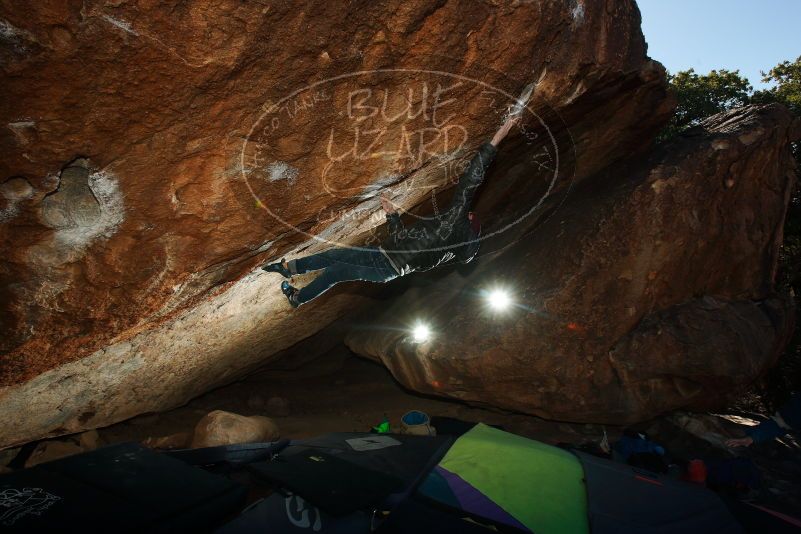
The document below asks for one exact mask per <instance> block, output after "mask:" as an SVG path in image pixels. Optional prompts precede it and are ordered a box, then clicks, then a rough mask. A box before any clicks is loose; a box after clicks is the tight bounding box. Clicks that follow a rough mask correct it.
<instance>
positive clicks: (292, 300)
mask: <svg viewBox="0 0 801 534" xmlns="http://www.w3.org/2000/svg"><path fill="white" fill-rule="evenodd" d="M281 293H283V294H284V295H286V299H287V300H288V301H289V304H290V305H291V306H292V307H293V308H297V307H298V306H300V303H299V302H298V289H297V288H295V287H292V286H291V285H289V282H287V281H286V280H284V281H283V282H281Z"/></svg>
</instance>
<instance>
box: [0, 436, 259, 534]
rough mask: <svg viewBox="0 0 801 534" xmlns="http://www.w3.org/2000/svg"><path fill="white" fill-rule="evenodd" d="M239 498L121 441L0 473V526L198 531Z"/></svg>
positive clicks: (240, 490) (204, 476) (235, 488)
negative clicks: (23, 468) (120, 442)
mask: <svg viewBox="0 0 801 534" xmlns="http://www.w3.org/2000/svg"><path fill="white" fill-rule="evenodd" d="M245 496H246V489H245V488H244V486H241V485H240V484H237V483H235V482H233V481H231V480H228V479H226V478H224V477H220V476H216V475H213V474H210V473H207V472H205V471H203V470H202V469H199V468H196V467H191V466H188V465H186V464H185V463H183V462H181V461H179V460H175V459H173V458H169V457H167V456H165V455H162V454H160V453H157V452H154V451H152V450H150V449H146V448H144V447H142V446H141V445H139V444H136V443H124V444H119V445H111V446H108V447H104V448H101V449H98V450H96V451H92V452H88V453H84V454H79V455H76V456H71V457H68V458H63V459H61V460H56V461H53V462H48V463H45V464H41V465H38V466H35V467H32V468H30V469H25V470H23V471H18V472H14V473H9V474H4V475H0V530H2V531H4V532H6V531H9V532H31V531H33V532H36V531H53V532H68V531H69V532H71V531H79V530H80V531H84V532H91V531H105V532H145V531H146V532H168V531H169V532H175V531H198V530H199V531H204V530H208V529H209V528H210V527H213V525H214V524H215V523H220V522H221V521H222V520H224V519H225V518H226V517H228V516H229V515H231V514H233V513H235V512H236V511H237V510H238V509H239V508H240V507H241V506H242V505H243V504H244V500H245Z"/></svg>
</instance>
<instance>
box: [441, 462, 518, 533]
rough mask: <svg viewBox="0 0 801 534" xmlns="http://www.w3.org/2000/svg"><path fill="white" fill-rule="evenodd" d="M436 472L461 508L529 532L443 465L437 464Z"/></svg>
mask: <svg viewBox="0 0 801 534" xmlns="http://www.w3.org/2000/svg"><path fill="white" fill-rule="evenodd" d="M434 469H436V471H437V473H439V474H440V476H442V478H444V479H445V480H446V481H447V482H448V486H450V488H451V491H452V492H453V495H454V496H455V497H456V500H457V501H459V504H460V505H461V507H462V509H463V510H464V511H466V512H470V513H471V514H475V515H477V516H480V517H486V518H487V519H491V520H492V521H495V522H496V523H503V524H504V525H509V526H511V527H515V528H519V529H520V530H522V531H523V532H531V530H530V529H528V528H526V527H525V525H523V524H522V523H520V522H519V521H518V520H517V519H515V518H514V517H512V516H511V515H509V514H508V513H507V512H506V510H504V509H503V508H501V507H500V506H498V505H497V504H495V503H494V502H493V501H492V500H490V498H489V497H487V496H486V495H484V494H483V493H481V492H480V491H478V490H477V489H476V488H474V487H473V486H471V485H470V484H469V483H467V482H465V480H464V479H463V478H462V477H460V476H459V475H457V474H455V473H451V472H450V471H448V470H447V469H445V468H444V467H440V466H437V467H435V468H434Z"/></svg>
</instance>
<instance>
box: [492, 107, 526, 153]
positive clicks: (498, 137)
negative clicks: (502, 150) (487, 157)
mask: <svg viewBox="0 0 801 534" xmlns="http://www.w3.org/2000/svg"><path fill="white" fill-rule="evenodd" d="M519 121H520V114H514V115H510V116H509V118H508V119H506V122H504V123H503V125H502V126H501V127H500V129H499V130H498V131H497V132H495V135H494V136H493V138H492V141H490V144H491V145H492V146H495V147H497V146H498V145H499V144H501V141H503V140H504V138H505V137H506V136H507V135H509V132H510V131H512V128H513V127H514V125H515V124H517V123H518V122H519Z"/></svg>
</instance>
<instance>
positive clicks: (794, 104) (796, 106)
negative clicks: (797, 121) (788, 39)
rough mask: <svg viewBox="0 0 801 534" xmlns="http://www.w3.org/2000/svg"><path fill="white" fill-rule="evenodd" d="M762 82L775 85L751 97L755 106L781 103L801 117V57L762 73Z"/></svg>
mask: <svg viewBox="0 0 801 534" xmlns="http://www.w3.org/2000/svg"><path fill="white" fill-rule="evenodd" d="M762 76H763V78H762V81H763V82H765V83H771V82H772V83H775V85H774V86H773V87H771V88H770V89H765V90H762V91H756V92H754V94H753V95H752V97H751V102H753V103H755V104H762V103H769V102H780V103H782V104H784V105H785V106H787V107H788V108H789V109H790V111H791V112H792V113H793V114H794V115H796V116H799V117H801V56H798V58H796V60H795V61H793V62H792V63H790V62H789V61H784V62H782V63H779V64H778V65H776V66H775V67H773V68H772V69H770V72H767V73H765V72H763V73H762Z"/></svg>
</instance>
